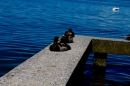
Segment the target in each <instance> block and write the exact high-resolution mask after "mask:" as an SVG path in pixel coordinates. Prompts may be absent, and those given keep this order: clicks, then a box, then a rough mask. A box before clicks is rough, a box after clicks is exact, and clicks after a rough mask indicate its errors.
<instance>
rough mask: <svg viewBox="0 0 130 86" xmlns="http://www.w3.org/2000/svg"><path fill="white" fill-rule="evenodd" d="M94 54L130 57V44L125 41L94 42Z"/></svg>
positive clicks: (100, 40) (99, 40) (96, 40)
mask: <svg viewBox="0 0 130 86" xmlns="http://www.w3.org/2000/svg"><path fill="white" fill-rule="evenodd" d="M92 52H99V53H108V54H125V55H130V42H129V41H125V40H122V41H121V40H119V41H118V40H104V39H103V40H102V39H93V40H92Z"/></svg>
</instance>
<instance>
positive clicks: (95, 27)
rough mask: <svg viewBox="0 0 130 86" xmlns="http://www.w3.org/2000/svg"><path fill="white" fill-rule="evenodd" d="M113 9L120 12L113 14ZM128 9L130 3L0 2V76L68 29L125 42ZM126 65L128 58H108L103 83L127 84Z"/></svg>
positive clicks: (84, 0) (94, 0) (72, 0)
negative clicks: (117, 9)
mask: <svg viewBox="0 0 130 86" xmlns="http://www.w3.org/2000/svg"><path fill="white" fill-rule="evenodd" d="M113 7H119V8H120V9H119V11H117V12H113V11H112V8H113ZM129 9H130V1H129V0H111V1H110V0H105V1H104V0H1V1H0V47H1V48H0V76H3V75H4V74H5V73H7V72H8V71H10V70H11V69H12V68H14V67H16V66H17V65H19V64H20V63H22V62H23V61H25V60H26V59H28V58H30V57H31V56H33V55H34V54H36V53H37V52H39V51H40V50H41V49H43V48H45V47H46V46H47V45H49V44H50V43H52V41H53V38H54V36H61V35H63V33H64V32H65V31H66V30H67V29H68V28H72V29H73V31H74V32H75V34H76V35H85V36H94V37H107V38H117V39H124V36H125V35H127V34H129V33H130V11H129ZM90 57H93V55H91V56H90ZM92 62H93V59H92V58H90V59H88V61H87V62H86V64H87V66H86V68H88V67H90V68H89V70H86V71H85V72H84V74H85V75H86V76H89V77H91V74H92V69H91V67H92ZM129 63H130V56H125V55H109V56H108V60H107V70H106V76H105V79H106V81H110V82H112V83H114V84H116V85H117V84H118V85H124V84H128V83H130V78H129V77H130V69H129V67H130V64H129ZM85 83H87V80H85ZM108 84H110V83H108Z"/></svg>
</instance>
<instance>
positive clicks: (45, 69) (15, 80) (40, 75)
mask: <svg viewBox="0 0 130 86" xmlns="http://www.w3.org/2000/svg"><path fill="white" fill-rule="evenodd" d="M90 41H91V39H90V38H87V37H85V36H76V37H75V38H74V43H70V44H69V45H70V46H71V48H72V49H71V50H69V51H64V52H51V51H50V50H49V46H47V47H46V48H44V49H43V50H41V51H40V52H38V53H37V54H35V55H34V56H32V57H31V58H29V59H28V60H26V61H25V62H23V63H22V64H20V65H19V66H17V67H16V68H14V69H13V70H11V71H10V72H8V73H7V74H5V75H4V76H3V77H1V78H0V86H65V85H66V83H67V81H68V80H69V78H70V76H71V74H72V72H73V71H74V69H75V67H76V66H77V64H78V62H79V60H80V59H81V57H82V55H83V53H84V51H85V50H86V48H87V46H88V45H89V43H90Z"/></svg>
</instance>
